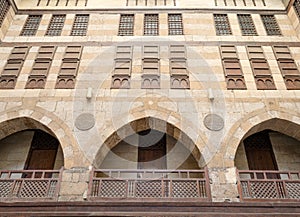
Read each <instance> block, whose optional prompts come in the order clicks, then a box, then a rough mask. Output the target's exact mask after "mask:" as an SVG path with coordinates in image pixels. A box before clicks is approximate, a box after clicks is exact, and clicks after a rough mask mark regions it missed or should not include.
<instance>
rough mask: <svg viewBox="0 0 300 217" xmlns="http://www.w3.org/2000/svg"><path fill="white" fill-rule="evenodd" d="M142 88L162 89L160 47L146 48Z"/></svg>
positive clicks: (144, 50)
mask: <svg viewBox="0 0 300 217" xmlns="http://www.w3.org/2000/svg"><path fill="white" fill-rule="evenodd" d="M143 53H144V54H143V75H142V88H145V89H155V88H160V77H159V74H160V69H159V46H155V45H154V46H144V49H143Z"/></svg>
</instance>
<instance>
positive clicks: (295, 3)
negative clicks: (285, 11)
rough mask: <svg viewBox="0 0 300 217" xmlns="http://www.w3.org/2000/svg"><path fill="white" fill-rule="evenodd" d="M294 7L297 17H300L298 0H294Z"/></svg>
mask: <svg viewBox="0 0 300 217" xmlns="http://www.w3.org/2000/svg"><path fill="white" fill-rule="evenodd" d="M294 8H295V11H296V13H297V15H298V18H299V19H300V0H295V2H294Z"/></svg>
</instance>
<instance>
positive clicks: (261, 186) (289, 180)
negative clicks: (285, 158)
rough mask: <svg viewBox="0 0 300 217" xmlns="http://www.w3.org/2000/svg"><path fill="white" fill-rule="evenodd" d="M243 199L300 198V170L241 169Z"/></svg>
mask: <svg viewBox="0 0 300 217" xmlns="http://www.w3.org/2000/svg"><path fill="white" fill-rule="evenodd" d="M238 178H239V181H238V185H239V192H240V196H241V199H242V200H283V201H290V200H296V201H299V200H300V171H293V172H292V171H285V172H283V171H265V170H264V171H258V170H239V171H238Z"/></svg>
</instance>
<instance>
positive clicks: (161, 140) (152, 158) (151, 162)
mask: <svg viewBox="0 0 300 217" xmlns="http://www.w3.org/2000/svg"><path fill="white" fill-rule="evenodd" d="M147 132H149V131H147ZM147 132H145V131H143V132H142V133H141V135H142V136H143V139H139V148H138V169H166V135H165V134H162V133H160V134H159V133H153V135H150V134H148V135H146V134H147ZM157 132H158V131H157ZM151 136H154V137H157V140H155V139H154V140H153V138H150V137H151ZM153 141H157V142H155V143H153Z"/></svg>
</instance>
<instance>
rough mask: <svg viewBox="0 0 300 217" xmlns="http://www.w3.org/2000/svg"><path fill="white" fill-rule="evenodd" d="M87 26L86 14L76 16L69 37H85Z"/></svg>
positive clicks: (87, 16) (87, 17)
mask: <svg viewBox="0 0 300 217" xmlns="http://www.w3.org/2000/svg"><path fill="white" fill-rule="evenodd" d="M88 24H89V15H88V14H76V16H75V19H74V23H73V26H72V31H71V36H85V35H86V32H87V28H88Z"/></svg>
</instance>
